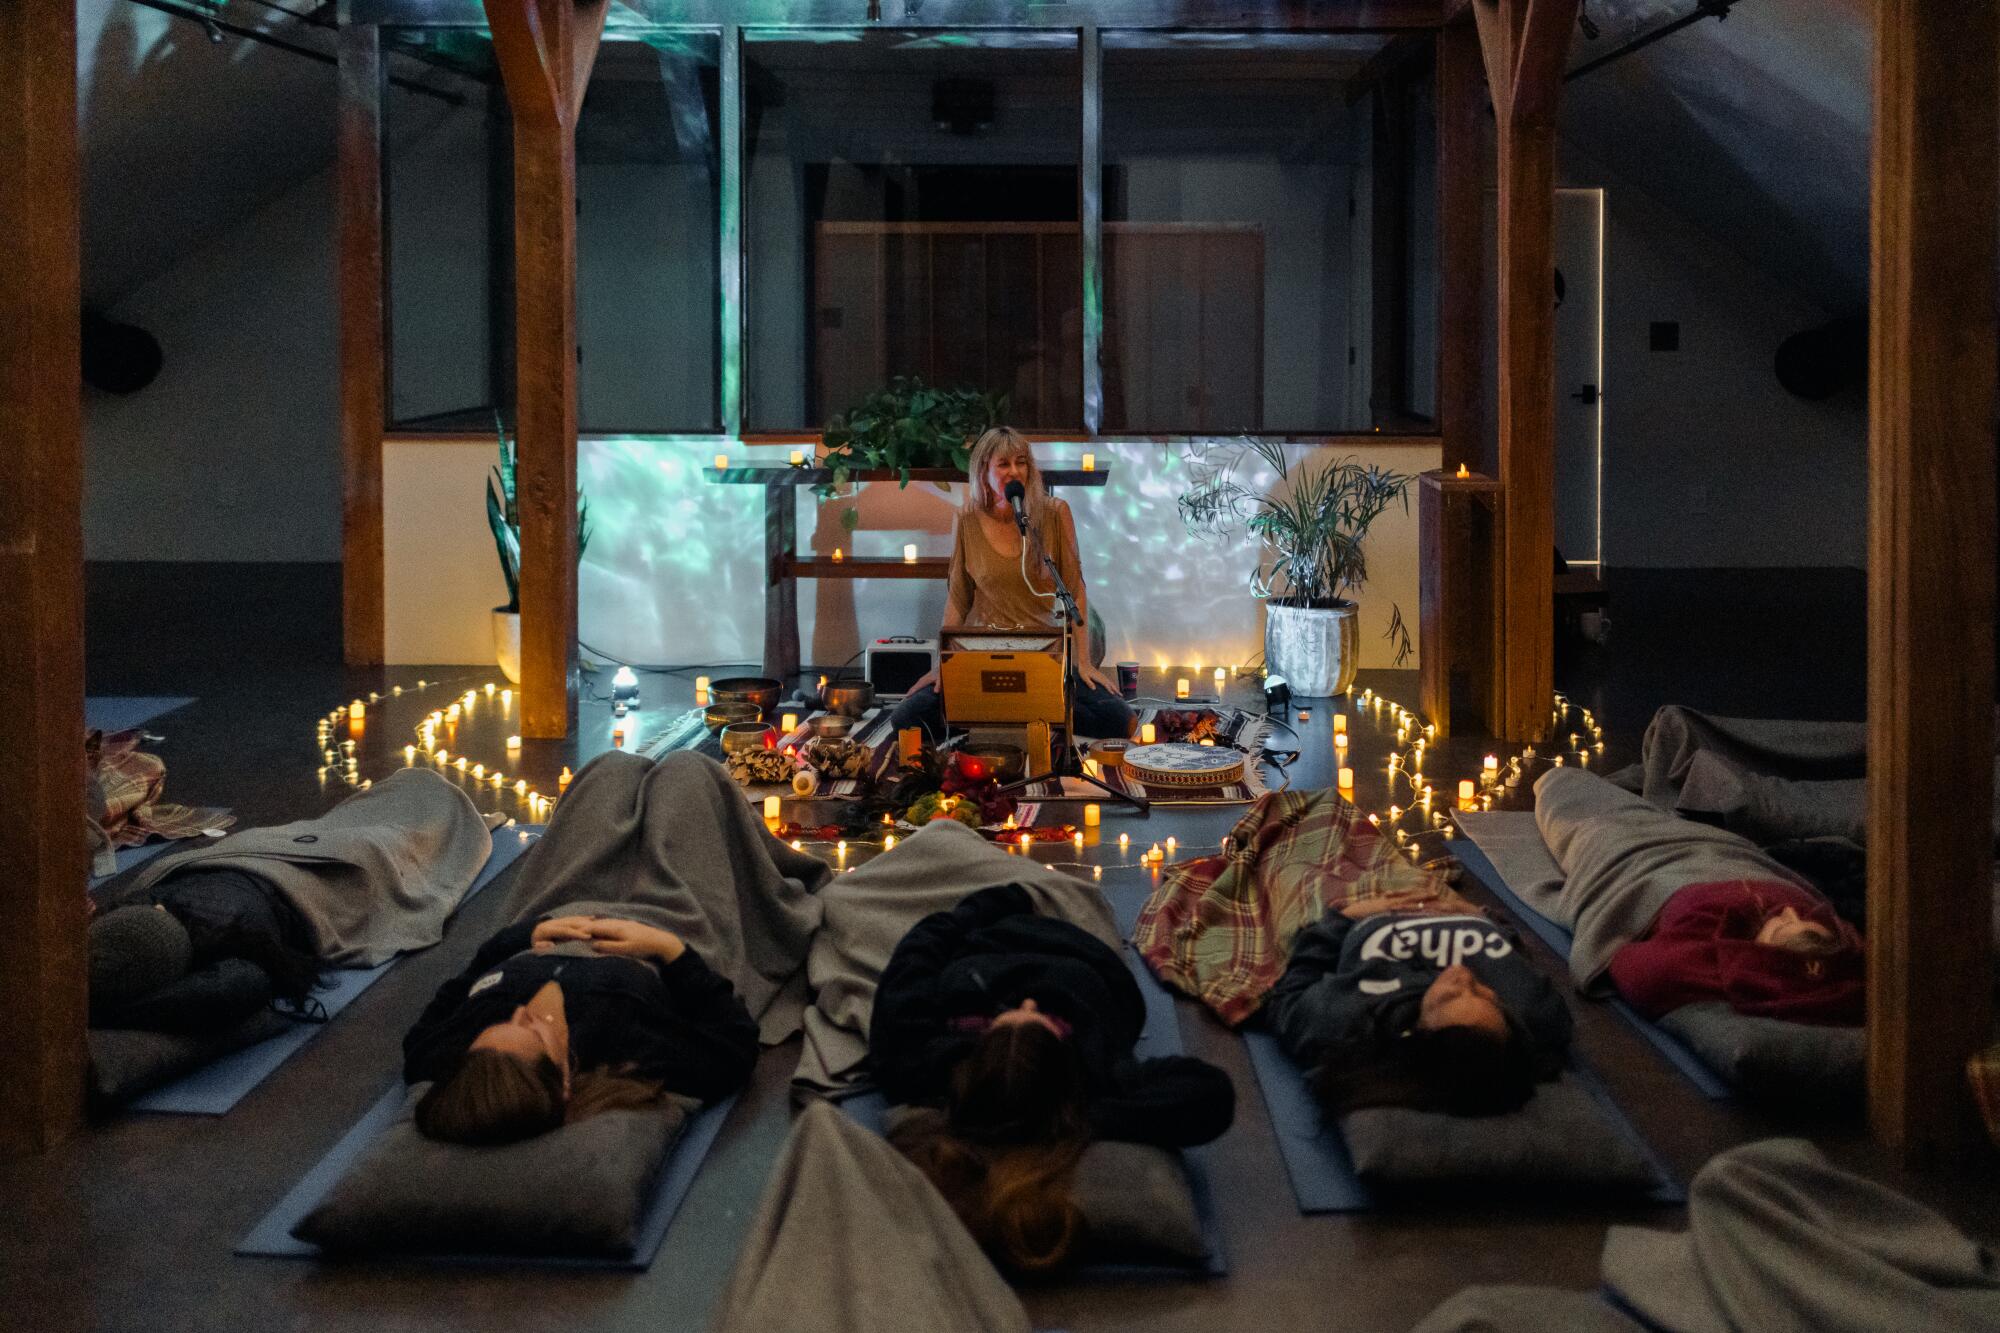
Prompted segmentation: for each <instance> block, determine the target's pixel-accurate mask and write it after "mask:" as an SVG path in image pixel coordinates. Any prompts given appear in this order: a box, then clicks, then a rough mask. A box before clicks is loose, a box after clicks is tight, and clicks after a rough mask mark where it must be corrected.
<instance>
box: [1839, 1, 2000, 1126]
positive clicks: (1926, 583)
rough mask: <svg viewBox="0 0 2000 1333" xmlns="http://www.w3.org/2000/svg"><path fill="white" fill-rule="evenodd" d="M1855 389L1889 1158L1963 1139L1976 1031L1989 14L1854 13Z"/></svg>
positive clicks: (1986, 718) (1987, 636)
mask: <svg viewBox="0 0 2000 1333" xmlns="http://www.w3.org/2000/svg"><path fill="white" fill-rule="evenodd" d="M1875 13H1876V21H1875V130H1874V134H1875V161H1874V210H1873V231H1872V242H1873V255H1874V262H1873V268H1872V277H1871V286H1872V290H1871V293H1870V301H1869V308H1870V312H1871V319H1870V327H1869V344H1870V345H1869V396H1868V432H1869V450H1868V472H1869V519H1868V613H1869V614H1868V730H1869V753H1868V944H1869V951H1868V954H1869V956H1868V1093H1869V1097H1868V1102H1869V1120H1870V1123H1871V1124H1872V1126H1873V1128H1874V1131H1875V1134H1876V1137H1877V1138H1878V1139H1880V1140H1881V1141H1882V1142H1883V1143H1884V1144H1885V1145H1886V1146H1888V1147H1889V1148H1890V1149H1891V1150H1892V1151H1893V1152H1895V1153H1896V1154H1897V1155H1898V1156H1899V1157H1900V1158H1901V1159H1902V1160H1903V1161H1904V1162H1905V1163H1907V1164H1910V1165H1922V1164H1926V1163H1930V1164H1939V1163H1947V1162H1951V1161H1954V1160H1957V1159H1960V1158H1962V1157H1964V1156H1965V1155H1967V1154H1968V1153H1969V1152H1970V1150H1971V1149H1972V1148H1973V1146H1974V1144H1975V1143H1977V1142H1978V1139H1979V1127H1978V1123H1977V1120H1976V1118H1975V1116H1974V1114H1973V1104H1972V1099H1971V1097H1970V1094H1969V1092H1968V1089H1967V1087H1966V1080H1965V1061H1966V1057H1967V1056H1968V1055H1970V1054H1971V1053H1972V1052H1973V1051H1975V1050H1977V1049H1979V1048H1980V1047H1981V1046H1982V1045H1984V1044H1985V1042H1986V1041H1987V1040H1988V1038H1989V1024H1990V1023H1991V1019H1992V980H1993V967H1992V957H1991V943H1990V941H1991V936H1990V932H1989V928H1988V927H1989V909H1990V906H1991V901H1992V880H1991V873H1992V862H1993V856H1992V833H1991V829H1990V827H1989V820H1988V814H1989V811H1990V809H1991V802H1992V796H1993V785H1992V784H1993V769H1992V764H1993V686H1994V658H1993V611H1994V572H1995V571H1994V543H1995V522H1994V516H1995V506H1994V481H1995V476H1994V406H1995V400H1994V395H1995V387H1994V381H1995V356H1996V337H1995V317H1994V263H1993V256H1994V242H1995V221H1994V211H1995V189H1996V184H2000V182H1996V147H1995V146H1996V142H2000V111H1996V101H1995V96H1996V94H1995V65H1996V61H2000V39H1996V20H1995V16H1994V8H1993V6H1992V5H1986V4H1964V3H1961V0H1882V3H1880V4H1878V5H1877V6H1876V9H1875Z"/></svg>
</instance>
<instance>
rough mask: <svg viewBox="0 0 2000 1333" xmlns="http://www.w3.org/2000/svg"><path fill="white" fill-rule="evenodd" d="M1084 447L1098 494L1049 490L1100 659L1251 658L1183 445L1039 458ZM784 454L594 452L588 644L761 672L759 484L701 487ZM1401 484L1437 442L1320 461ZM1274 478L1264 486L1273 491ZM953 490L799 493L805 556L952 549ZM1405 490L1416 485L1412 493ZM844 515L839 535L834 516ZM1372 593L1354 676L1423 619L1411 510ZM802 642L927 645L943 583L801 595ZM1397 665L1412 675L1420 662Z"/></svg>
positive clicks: (590, 457)
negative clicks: (1099, 643)
mask: <svg viewBox="0 0 2000 1333" xmlns="http://www.w3.org/2000/svg"><path fill="white" fill-rule="evenodd" d="M1086 448H1087V449H1088V450H1089V451H1090V452H1092V453H1094V454H1095V455H1096V456H1097V465H1098V467H1100V468H1108V469H1109V470H1110V473H1111V480H1110V483H1109V484H1108V485H1106V486H1104V487H1103V488H1101V489H1099V488H1080V487H1072V488H1067V489H1065V490H1064V491H1062V492H1059V493H1060V494H1062V495H1063V497H1064V498H1065V499H1067V500H1068V501H1069V502H1070V504H1071V506H1072V508H1073V510H1074V512H1075V515H1076V520H1077V531H1078V537H1079V541H1080V543H1081V546H1082V556H1083V566H1084V576H1085V579H1086V580H1087V583H1088V591H1089V597H1090V602H1091V605H1092V606H1093V607H1094V608H1096V610H1097V611H1098V613H1099V614H1100V615H1102V616H1103V618H1104V621H1105V629H1106V635H1107V648H1108V652H1107V657H1108V659H1109V660H1120V659H1124V660H1133V661H1137V662H1140V663H1141V664H1142V665H1145V666H1161V665H1168V664H1172V665H1188V664H1191V663H1194V662H1197V661H1198V662H1201V663H1203V664H1205V665H1211V664H1235V663H1242V662H1248V661H1250V660H1251V659H1252V658H1253V657H1255V655H1256V654H1257V653H1258V652H1259V650H1260V649H1261V646H1262V641H1263V610H1262V608H1261V607H1260V606H1259V605H1258V603H1257V601H1256V599H1255V598H1253V597H1252V596H1251V595H1250V590H1249V575H1250V570H1251V567H1252V564H1253V562H1254V560H1255V549H1254V546H1253V545H1252V544H1251V543H1249V542H1247V541H1236V542H1221V541H1208V540H1201V539H1197V538H1194V537H1190V536H1189V535H1188V534H1187V533H1186V531H1185V530H1184V529H1183V528H1182V527H1181V524H1180V520H1179V517H1178V511H1177V505H1176V502H1177V500H1178V498H1179V496H1180V494H1181V491H1182V489H1183V488H1184V487H1185V486H1186V484H1187V470H1186V468H1185V466H1184V465H1183V464H1182V462H1181V458H1180V453H1179V450H1178V448H1176V447H1175V446H1170V445H1160V444H1154V443H1130V444H1120V443H1114V442H1110V441H1103V440H1099V441H1095V442H1092V443H1091V444H1089V445H1087V446H1086V445H1083V444H1050V445H1038V446H1037V447H1036V456H1037V458H1038V459H1039V460H1040V462H1041V463H1042V465H1043V466H1044V467H1055V466H1069V467H1074V466H1076V465H1077V460H1078V458H1079V457H1080V455H1081V454H1082V453H1083V452H1084V451H1085V450H1086ZM788 451H789V447H778V446H748V445H743V444H741V443H737V444H734V445H730V444H728V443H727V442H724V441H720V440H718V439H717V437H714V436H692V437H679V438H661V437H647V438H628V439H610V440H603V439H587V440H584V441H583V442H582V445H581V448H580V452H579V457H578V480H579V483H580V484H581V486H582V488H583V490H584V492H585V493H586V494H587V495H588V496H589V497H590V512H591V525H592V536H591V541H590V550H589V552H588V553H587V555H586V557H585V560H584V564H583V569H582V574H581V588H580V596H581V607H580V622H581V623H580V630H581V637H582V638H583V640H584V642H586V643H588V644H590V645H592V646H593V647H595V648H597V649H599V650H601V651H603V652H606V653H610V654H612V655H614V656H616V657H618V658H620V659H621V660H625V661H632V662H650V663H684V662H754V661H758V660H760V659H761V658H762V656H763V624H764V615H763V612H764V540H763V534H764V522H763V513H764V510H763V506H764V497H763V492H762V491H761V489H760V488H758V487H754V486H733V485H719V484H716V483H714V482H712V481H710V480H709V479H708V475H707V474H708V473H710V472H712V470H713V465H714V458H715V455H716V454H717V453H718V452H728V453H729V454H730V457H731V461H732V462H737V463H743V464H762V465H776V464H782V463H783V462H784V461H785V457H786V454H787V453H788ZM1309 453H1319V454H1325V455H1326V456H1328V457H1342V456H1347V455H1349V454H1352V455H1356V456H1358V457H1360V458H1361V459H1362V460H1363V461H1366V462H1372V463H1377V464H1380V465H1381V466H1384V467H1387V468H1391V469H1393V470H1395V471H1399V472H1405V473H1416V472H1419V471H1422V470H1424V469H1426V468H1435V467H1436V466H1438V450H1437V447H1436V446H1435V445H1401V444H1398V445H1373V444H1371V445H1369V446H1368V447H1366V448H1361V449H1316V448H1314V447H1312V446H1300V447H1299V456H1301V457H1304V456H1306V455H1307V454H1309ZM1272 480H1273V478H1272V476H1271V475H1270V474H1269V473H1268V472H1265V473H1261V474H1258V475H1257V481H1258V482H1259V483H1260V484H1262V485H1266V486H1268V485H1269V484H1270V483H1271V481H1272ZM960 489H961V488H959V487H949V488H940V487H937V486H934V485H925V484H922V483H915V484H912V485H911V486H910V487H909V488H908V489H907V490H903V489H899V488H898V487H897V486H896V485H895V484H894V483H893V482H887V483H874V484H871V485H868V486H866V487H863V488H861V490H860V492H859V493H858V494H857V495H855V496H853V497H851V498H849V497H843V498H840V499H836V500H830V501H827V502H826V503H824V504H821V503H818V502H817V501H816V500H815V498H814V497H813V496H812V494H811V492H810V491H809V490H806V489H805V488H801V491H800V496H799V499H798V501H797V503H798V506H799V514H798V530H799V549H800V551H801V552H802V553H811V554H814V555H820V556H829V555H831V554H832V552H833V550H834V548H835V547H840V548H841V549H842V550H843V551H844V552H845V553H846V554H847V555H849V556H891V557H893V556H898V555H900V554H901V553H902V549H903V546H904V544H905V543H914V544H915V545H916V546H917V548H918V551H919V553H921V554H923V555H927V556H931V555H936V556H943V555H948V554H950V552H951V528H952V521H953V519H954V517H955V515H956V512H957V507H958V504H959V502H960V494H959V492H960ZM1412 491H1413V492H1414V487H1413V488H1412ZM849 508H852V509H854V510H855V512H856V526H855V527H854V528H853V529H852V530H849V529H848V528H846V527H845V526H844V525H843V523H842V521H841V517H840V515H841V512H842V511H843V510H844V509H849ZM1369 565H1370V571H1371V580H1370V583H1369V586H1368V589H1367V591H1366V593H1365V594H1364V596H1363V598H1362V623H1361V643H1362V664H1363V665H1364V666H1369V667H1378V666H1389V665H1392V655H1391V653H1390V651H1389V646H1388V644H1387V642H1386V641H1385V640H1384V639H1383V637H1382V634H1383V630H1384V628H1385V627H1386V626H1387V624H1388V620H1389V614H1390V607H1391V605H1392V604H1394V605H1400V607H1401V608H1402V611H1403V616H1404V619H1405V620H1406V621H1408V622H1410V623H1412V624H1414V623H1415V620H1416V609H1417V522H1416V506H1415V497H1414V494H1412V497H1411V506H1410V510H1409V512H1408V513H1407V514H1405V513H1404V512H1402V510H1401V509H1400V508H1397V509H1392V510H1391V511H1390V512H1389V513H1387V514H1385V515H1384V516H1383V517H1382V519H1381V520H1380V521H1379V522H1378V523H1377V524H1376V526H1375V528H1374V531H1373V534H1372V535H1371V537H1370V539H1369ZM799 611H800V640H801V644H802V646H803V648H804V656H805V658H806V660H807V662H808V663H810V664H813V665H818V666H837V665H839V664H840V663H842V662H844V661H846V660H847V659H848V658H849V657H850V656H852V655H853V654H854V653H855V652H857V651H858V650H859V648H860V646H861V642H862V640H863V639H864V638H866V639H873V638H877V637H882V636H886V635H893V634H916V635H923V636H928V635H930V634H932V633H934V632H935V631H936V629H937V626H938V622H939V619H940V618H941V617H942V615H943V612H944V585H943V584H942V583H941V582H930V581H923V580H899V579H886V580H860V581H836V580H826V581H810V580H808V581H802V582H801V583H800V584H799ZM1405 665H1406V666H1415V665H1416V663H1415V661H1414V660H1412V661H1409V662H1406V663H1405Z"/></svg>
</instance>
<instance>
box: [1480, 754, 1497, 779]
mask: <svg viewBox="0 0 2000 1333" xmlns="http://www.w3.org/2000/svg"><path fill="white" fill-rule="evenodd" d="M1484 767H1485V770H1486V773H1487V775H1488V776H1491V775H1492V774H1495V773H1498V772H1499V771H1500V756H1499V755H1497V754H1489V755H1487V756H1486V761H1485V765H1484Z"/></svg>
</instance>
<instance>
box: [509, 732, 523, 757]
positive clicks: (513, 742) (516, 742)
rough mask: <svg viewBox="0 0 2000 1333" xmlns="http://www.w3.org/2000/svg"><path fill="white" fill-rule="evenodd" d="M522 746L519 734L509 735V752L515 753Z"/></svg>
mask: <svg viewBox="0 0 2000 1333" xmlns="http://www.w3.org/2000/svg"><path fill="white" fill-rule="evenodd" d="M520 748H521V738H520V737H519V736H509V737H508V738H507V752H508V753H509V754H512V753H514V752H515V751H517V750H519V749H520Z"/></svg>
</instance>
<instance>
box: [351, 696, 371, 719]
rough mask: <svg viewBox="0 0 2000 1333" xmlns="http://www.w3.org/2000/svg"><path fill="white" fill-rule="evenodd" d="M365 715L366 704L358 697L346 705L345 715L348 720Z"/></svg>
mask: <svg viewBox="0 0 2000 1333" xmlns="http://www.w3.org/2000/svg"><path fill="white" fill-rule="evenodd" d="M367 716H368V705H367V704H365V703H362V702H361V701H360V700H359V699H356V700H355V701H354V702H353V703H351V704H349V705H347V717H348V720H349V721H350V722H352V721H358V720H359V719H361V718H364V717H367Z"/></svg>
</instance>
